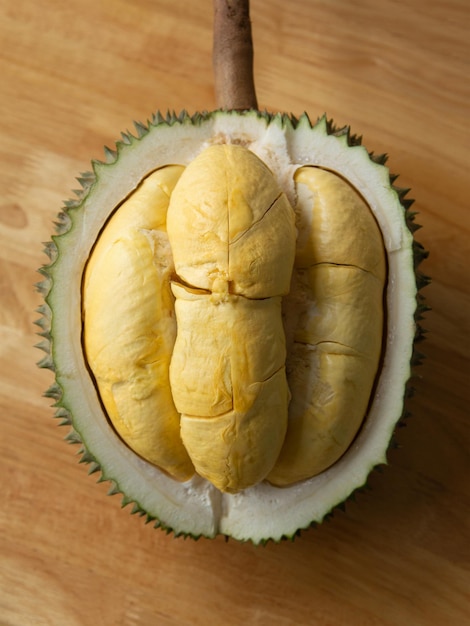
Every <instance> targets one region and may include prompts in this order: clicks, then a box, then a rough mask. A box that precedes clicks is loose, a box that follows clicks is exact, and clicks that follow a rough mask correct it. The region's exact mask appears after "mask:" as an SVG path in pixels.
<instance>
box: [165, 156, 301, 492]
mask: <svg viewBox="0 0 470 626" xmlns="http://www.w3.org/2000/svg"><path fill="white" fill-rule="evenodd" d="M167 226H168V234H169V239H170V243H171V248H172V251H173V256H174V260H175V269H176V273H177V276H178V278H179V279H180V280H181V281H183V282H182V283H181V284H178V283H176V284H175V285H174V287H173V293H174V294H175V296H176V305H175V312H176V318H177V327H178V333H177V339H176V343H175V347H174V351H173V358H172V361H171V366H170V382H171V388H172V393H173V398H174V400H175V404H176V407H177V409H178V410H179V411H180V412H181V414H182V417H181V434H182V439H183V443H184V444H185V446H186V448H187V450H188V451H189V453H190V456H191V459H192V460H193V462H194V464H195V468H196V470H197V472H198V473H199V474H200V475H201V476H203V477H205V478H207V479H208V480H209V481H210V482H212V483H213V484H214V485H215V486H216V487H217V488H219V489H220V490H222V491H228V492H236V491H239V490H242V489H246V488H247V487H249V486H252V485H254V484H256V483H258V482H260V481H261V480H263V479H264V478H265V476H266V474H267V473H268V472H269V470H270V469H271V468H272V466H273V465H274V462H275V460H276V458H277V456H278V454H279V451H280V448H281V445H282V442H283V440H284V436H285V432H286V426H287V408H288V402H289V397H290V394H289V390H288V387H287V381H286V375H285V356H286V347H285V334H284V328H283V324H282V318H281V296H282V295H284V294H285V293H287V292H288V290H289V284H290V277H291V272H292V266H293V261H294V254H295V237H296V232H295V216H294V211H293V209H292V208H291V206H290V204H289V202H288V201H287V199H286V197H285V195H284V194H283V193H282V191H281V189H280V188H279V186H278V185H277V183H276V181H275V179H274V177H273V175H272V173H271V172H270V171H269V170H268V168H267V167H266V166H265V165H264V164H263V163H262V162H261V161H260V159H259V158H258V157H256V156H255V155H254V154H253V153H252V152H250V151H248V150H247V149H246V148H243V147H241V146H237V145H216V146H212V147H210V148H208V149H206V150H205V151H204V152H202V153H201V155H200V156H199V157H198V158H196V159H195V160H194V161H193V162H192V163H191V164H190V165H189V166H188V167H187V169H186V170H185V172H184V174H183V175H182V177H181V179H180V181H179V183H178V185H177V187H176V189H175V191H174V193H173V195H172V199H171V202H170V207H169V210H168V222H167ZM187 283H190V284H191V288H189V289H188V288H187ZM195 290H198V291H197V292H195Z"/></svg>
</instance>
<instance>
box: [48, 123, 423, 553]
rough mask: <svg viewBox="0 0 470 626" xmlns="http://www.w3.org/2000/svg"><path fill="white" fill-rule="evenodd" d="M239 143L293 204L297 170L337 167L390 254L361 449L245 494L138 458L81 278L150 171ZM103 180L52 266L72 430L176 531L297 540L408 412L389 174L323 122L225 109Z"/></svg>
mask: <svg viewBox="0 0 470 626" xmlns="http://www.w3.org/2000/svg"><path fill="white" fill-rule="evenodd" d="M224 141H229V142H230V141H232V142H240V143H243V144H244V145H246V146H247V147H248V148H250V149H251V150H252V151H253V152H255V153H256V154H257V155H258V156H259V157H260V158H261V159H262V160H263V161H264V162H265V163H266V164H267V165H268V167H269V168H270V169H271V170H272V171H273V173H274V174H275V176H276V177H277V179H278V181H279V184H280V185H281V187H282V188H283V189H284V190H285V192H286V194H287V195H288V197H289V199H290V200H291V201H292V200H293V199H294V198H293V195H294V185H293V173H294V172H295V170H296V169H297V168H298V167H301V166H304V165H308V164H310V165H319V166H321V167H323V168H326V169H331V170H332V171H335V172H337V173H338V174H340V175H341V176H343V177H344V178H346V179H347V180H348V181H350V183H351V184H352V185H353V186H354V187H355V188H356V189H357V190H358V191H359V192H360V193H361V194H362V195H363V197H364V199H365V200H366V202H367V203H368V205H369V206H370V208H371V210H372V211H373V213H374V215H375V217H376V219H377V222H378V224H379V226H380V229H381V231H382V233H383V236H384V242H385V247H386V250H387V259H388V268H389V277H390V280H389V284H388V286H387V337H386V345H385V353H384V361H383V366H382V369H381V376H380V380H379V382H378V385H377V388H376V391H375V395H374V397H373V399H372V404H371V408H370V411H369V414H368V416H367V419H366V420H365V423H364V425H363V427H362V429H361V431H360V433H359V435H358V437H357V438H356V439H355V441H354V443H353V445H352V446H351V447H350V448H349V449H348V451H347V452H346V453H345V454H344V455H343V456H342V458H341V459H340V460H339V461H337V462H336V463H335V464H334V465H333V466H332V467H330V468H329V469H328V470H326V471H324V472H322V473H321V474H320V475H318V476H316V477H314V478H311V479H309V480H306V481H303V482H301V483H298V484H295V485H293V486H291V487H284V488H277V487H272V486H270V485H269V484H265V483H262V484H259V485H257V486H255V487H252V488H249V489H246V490H245V491H243V492H241V493H239V494H234V495H232V494H222V493H220V492H219V491H218V490H216V489H215V488H214V487H213V486H212V485H210V484H209V483H208V482H207V481H204V480H202V479H201V478H199V477H195V478H193V479H192V480H191V481H188V482H186V483H177V482H176V481H174V480H172V479H171V478H169V477H168V476H166V475H165V474H164V473H163V472H161V471H159V470H158V469H156V468H155V467H153V466H152V465H151V464H149V463H147V462H145V461H143V460H142V459H140V458H139V457H138V456H137V455H136V454H134V453H133V452H132V451H131V450H130V449H129V448H128V447H127V446H126V445H125V444H124V443H123V442H122V441H121V439H119V437H118V436H117V435H116V434H115V432H114V430H113V429H112V427H111V426H110V425H109V423H108V421H107V419H106V418H105V416H104V414H103V412H102V409H101V405H100V402H99V398H98V395H97V392H96V389H95V387H94V384H93V381H92V379H91V377H90V375H89V372H88V369H87V366H86V363H85V361H84V356H83V349H82V337H81V327H82V321H81V284H80V281H78V280H70V277H73V276H82V274H83V271H84V267H85V264H86V261H87V259H88V257H89V255H90V252H91V247H92V245H93V242H94V241H95V240H96V239H97V237H98V235H99V232H100V230H101V229H102V227H103V225H104V223H105V222H106V220H107V218H108V217H109V215H110V213H111V212H112V211H113V210H114V209H115V207H116V206H117V205H118V204H119V203H120V202H121V201H122V199H123V198H125V197H126V196H128V195H129V194H130V193H131V192H132V191H133V190H134V189H135V188H136V187H137V185H138V184H139V182H140V181H141V180H142V178H144V177H145V176H146V175H147V174H149V173H150V172H151V171H153V170H154V169H157V168H158V167H162V166H164V165H169V164H175V163H177V164H181V165H187V164H188V163H189V162H190V161H191V160H193V159H194V158H195V156H196V155H197V154H198V153H199V152H200V151H201V150H203V149H204V148H205V147H207V146H208V145H209V144H211V143H217V142H224ZM96 174H97V177H98V181H99V183H98V184H96V185H95V186H94V187H93V188H92V189H91V191H90V192H89V194H88V196H87V198H86V200H85V201H84V203H83V205H82V207H80V208H79V209H78V210H73V209H72V210H70V212H69V215H70V217H71V218H72V222H73V224H72V228H71V229H70V231H69V232H67V233H66V234H65V235H61V236H58V237H55V238H54V239H55V242H56V244H57V247H58V249H59V255H58V258H57V261H56V262H55V263H54V265H53V266H52V267H51V270H50V273H51V276H52V281H53V287H52V290H51V293H50V294H49V296H48V302H49V303H50V306H51V308H52V309H53V311H55V312H58V313H60V314H57V315H54V316H53V319H52V329H51V331H52V336H53V357H54V362H55V366H56V372H57V376H56V378H57V382H58V383H59V385H60V386H61V387H62V389H63V392H64V395H63V403H64V405H65V406H66V407H69V408H70V409H71V410H72V411H73V418H74V428H75V429H76V430H77V432H78V433H79V434H80V435H81V437H82V439H83V441H84V442H86V446H87V448H88V450H89V451H90V452H91V454H93V455H94V456H95V457H96V458H97V460H98V461H99V463H100V465H101V468H102V472H103V475H104V477H105V478H108V479H113V480H114V481H116V483H117V484H118V485H119V488H120V489H121V490H122V492H123V493H125V494H126V496H127V498H128V499H132V500H134V501H136V502H137V503H138V504H139V505H140V506H141V507H142V508H143V509H145V511H147V512H148V514H149V515H152V516H155V517H157V518H158V519H159V520H160V521H161V523H162V525H164V526H167V527H169V528H172V529H173V530H174V532H175V533H177V534H178V533H189V534H191V535H194V536H198V535H204V536H208V537H212V536H214V535H216V534H217V533H223V534H226V535H230V536H232V537H234V538H236V539H240V540H251V541H253V542H254V543H259V542H261V541H263V540H266V539H274V540H278V539H280V538H281V537H282V536H289V535H292V534H294V533H295V532H296V530H298V529H299V528H303V527H307V526H308V525H309V524H310V523H312V522H315V521H316V522H320V521H321V520H322V519H323V518H324V516H325V515H326V514H327V513H328V512H329V511H330V510H331V509H333V508H334V507H335V506H336V505H337V504H338V503H340V502H342V501H343V500H345V499H346V498H347V497H348V496H349V495H350V494H351V492H352V491H354V490H355V489H356V488H358V487H360V486H362V485H363V484H364V483H365V481H366V478H367V475H368V474H369V472H370V470H371V469H372V467H374V466H375V465H378V464H381V463H385V462H386V450H387V448H388V444H389V441H390V437H391V435H392V432H393V430H394V427H395V425H396V422H397V421H398V419H399V418H400V416H401V413H402V405H403V392H404V388H405V384H406V382H407V380H408V378H409V376H410V359H411V354H412V346H413V339H414V334H415V322H414V312H415V308H416V285H415V278H414V269H413V256H412V245H411V243H412V235H411V234H410V232H409V230H408V228H407V226H406V223H405V216H404V211H403V208H402V206H401V204H400V202H399V199H398V196H397V193H396V192H395V191H394V190H393V189H392V188H391V186H390V181H389V173H388V169H387V168H386V167H384V166H382V165H377V164H375V163H374V162H372V161H371V160H370V158H369V156H368V153H367V151H366V149H365V148H364V147H361V146H358V147H348V146H347V145H346V139H345V138H342V137H336V136H333V135H328V133H327V129H326V122H325V120H323V121H321V122H320V123H318V124H317V125H316V126H315V127H314V128H313V129H312V128H310V125H309V122H308V120H307V119H306V118H302V119H301V121H300V123H299V125H298V126H297V128H296V129H295V130H294V129H293V127H292V126H291V125H290V123H289V122H288V121H285V120H283V119H281V117H276V118H274V120H273V121H272V122H271V123H269V124H268V123H267V122H266V120H265V119H264V118H262V117H259V116H258V115H257V114H256V113H249V114H245V115H237V114H231V113H224V112H218V113H215V114H213V115H212V116H211V117H210V118H209V119H207V120H206V121H203V122H201V123H200V124H199V125H192V124H191V122H190V121H189V120H188V121H186V122H183V123H182V124H178V123H176V124H175V125H172V126H171V127H170V126H166V125H160V126H157V127H153V128H152V129H151V130H150V132H149V133H148V134H147V135H145V136H144V137H143V138H142V139H140V140H138V141H137V140H136V141H134V142H133V143H132V145H131V146H129V147H126V148H123V149H122V150H121V152H120V154H119V158H118V161H117V163H115V164H113V165H111V166H108V165H104V164H99V165H97V166H96Z"/></svg>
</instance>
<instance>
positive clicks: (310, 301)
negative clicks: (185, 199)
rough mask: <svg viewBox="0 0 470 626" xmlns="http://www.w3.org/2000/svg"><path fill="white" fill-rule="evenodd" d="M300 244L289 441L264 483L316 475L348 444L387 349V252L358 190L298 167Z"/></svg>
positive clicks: (291, 301) (289, 308) (289, 315)
mask: <svg viewBox="0 0 470 626" xmlns="http://www.w3.org/2000/svg"><path fill="white" fill-rule="evenodd" d="M295 180H296V183H297V190H298V203H297V213H298V216H299V240H298V244H297V255H296V260H295V270H294V280H293V284H292V290H291V294H290V295H289V296H288V297H287V298H286V299H285V310H286V319H287V324H288V325H290V326H291V329H290V331H289V332H288V334H289V336H290V340H291V341H290V345H289V354H288V360H287V370H288V381H289V386H290V390H291V393H292V401H291V404H290V406H289V425H288V430H287V437H286V441H285V443H284V446H283V448H282V450H281V454H280V457H279V459H278V460H277V462H276V465H275V467H274V469H273V471H272V472H271V473H270V474H269V475H268V480H269V482H271V483H272V484H275V485H289V484H291V483H293V482H296V481H299V480H305V479H307V478H311V477H312V476H315V475H317V474H319V473H320V472H322V471H324V470H325V469H326V468H328V467H329V466H330V465H332V464H333V463H334V462H335V461H337V460H338V459H339V458H340V457H341V456H342V455H343V454H344V452H345V451H346V450H347V448H348V447H349V446H350V445H351V442H352V441H353V439H354V437H355V436H356V434H357V432H358V430H359V428H360V426H361V423H362V421H363V419H364V417H365V415H366V412H367V406H368V404H369V399H370V396H371V392H372V388H373V384H374V381H375V378H376V375H377V371H378V367H379V360H380V355H381V350H382V333H383V327H384V312H383V306H384V300H383V294H384V287H385V278H386V262H385V252H384V248H383V240H382V236H381V234H380V230H379V228H378V226H377V223H376V221H375V219H374V217H373V215H372V213H371V212H370V209H369V207H368V206H367V204H366V203H365V201H364V200H363V199H362V198H361V197H360V196H359V194H358V193H357V192H356V191H355V190H354V189H353V188H352V187H351V186H350V185H349V184H348V183H347V182H345V181H344V180H343V179H342V178H340V177H339V176H337V175H336V174H334V173H332V172H329V171H326V170H323V169H320V168H317V167H302V168H300V169H298V170H297V172H296V176H295Z"/></svg>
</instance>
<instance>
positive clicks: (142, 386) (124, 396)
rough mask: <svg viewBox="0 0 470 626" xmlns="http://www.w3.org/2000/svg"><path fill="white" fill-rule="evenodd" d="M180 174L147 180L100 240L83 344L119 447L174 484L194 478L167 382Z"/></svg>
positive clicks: (87, 281) (87, 293)
mask: <svg viewBox="0 0 470 626" xmlns="http://www.w3.org/2000/svg"><path fill="white" fill-rule="evenodd" d="M183 169H184V168H183V167H180V166H168V167H164V168H161V169H158V170H157V171H156V172H154V173H153V174H151V175H150V176H148V177H147V178H146V179H145V180H144V181H143V182H142V184H141V185H140V186H139V188H138V189H137V190H136V191H135V192H134V193H133V194H132V195H131V196H130V197H129V198H128V199H127V200H126V201H125V202H124V203H123V204H122V205H121V206H120V207H119V209H118V210H117V211H116V213H115V214H114V215H113V217H112V218H111V220H110V221H109V223H108V224H106V227H105V229H104V231H103V233H102V234H101V236H100V237H99V239H98V242H97V244H96V246H95V248H94V249H93V252H92V254H91V256H90V260H89V262H88V264H87V266H86V271H85V277H84V281H83V329H84V331H83V341H84V347H85V353H86V358H87V361H88V364H89V366H90V369H91V371H92V372H93V375H94V378H95V380H96V383H97V386H98V389H99V393H100V397H101V401H102V402H103V405H104V407H105V409H106V412H107V415H108V417H109V419H110V420H111V422H112V424H113V426H114V428H115V429H116V431H117V432H118V433H119V435H120V436H121V437H122V439H123V440H124V441H125V442H126V443H127V444H128V445H129V446H130V447H131V448H132V450H134V451H135V452H136V453H137V454H139V455H140V456H142V457H143V458H144V459H146V460H147V461H149V462H150V463H153V464H155V465H157V466H158V467H160V468H161V469H163V470H165V471H166V472H168V473H169V474H170V475H171V476H173V477H174V478H176V479H178V480H187V479H189V478H191V476H192V475H193V474H194V468H193V465H192V463H191V460H190V458H189V456H188V453H187V452H186V449H185V447H184V446H183V444H182V441H181V437H180V417H179V414H178V412H177V411H176V409H175V405H174V403H173V398H172V395H171V390H170V384H169V379H168V368H169V364H170V359H171V355H172V352H173V346H174V343H175V337H176V321H175V317H174V313H173V309H174V306H173V298H172V295H171V290H170V277H171V273H172V272H173V270H174V267H173V264H172V257H171V252H170V249H169V243H168V237H167V234H166V214H167V209H168V203H169V200H170V196H171V192H172V191H173V189H174V187H175V185H176V183H177V181H178V179H179V177H180V176H181V173H182V171H183Z"/></svg>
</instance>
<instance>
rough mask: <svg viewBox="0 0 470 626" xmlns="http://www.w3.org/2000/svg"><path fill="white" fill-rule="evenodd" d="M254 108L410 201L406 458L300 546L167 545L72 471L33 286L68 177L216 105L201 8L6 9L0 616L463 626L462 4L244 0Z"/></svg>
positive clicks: (73, 624) (469, 10)
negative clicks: (420, 357) (374, 167)
mask: <svg viewBox="0 0 470 626" xmlns="http://www.w3.org/2000/svg"><path fill="white" fill-rule="evenodd" d="M251 13H252V20H253V31H254V38H255V49H256V53H255V54H256V57H255V76H256V84H257V92H258V98H259V104H260V107H261V108H267V109H268V110H273V111H274V110H285V111H288V112H293V113H295V114H300V113H301V112H302V111H303V110H307V111H308V112H309V113H310V115H311V117H312V118H313V119H315V118H316V117H317V116H318V115H320V114H322V113H323V112H324V111H326V112H327V113H328V115H329V116H332V117H334V118H335V119H336V120H337V122H338V123H341V124H343V123H349V124H351V126H352V130H353V131H354V132H356V133H359V134H362V135H363V138H364V144H365V145H366V146H367V147H368V148H369V149H370V150H374V151H375V152H387V153H388V154H389V155H390V159H389V166H390V169H391V170H392V171H393V172H399V173H400V174H401V176H400V178H399V181H398V182H399V183H400V184H401V185H402V186H405V187H411V188H412V193H411V194H410V195H411V196H412V197H414V198H416V200H417V202H416V204H415V206H416V208H417V210H419V212H420V217H419V222H420V223H421V224H422V225H423V229H422V230H421V231H420V240H421V242H422V243H423V244H424V245H425V246H426V247H427V248H428V249H430V250H431V255H430V257H429V260H428V261H427V262H426V263H425V264H424V265H423V270H424V271H425V272H426V273H428V274H431V275H432V277H433V283H432V285H431V286H429V287H427V289H426V296H427V299H428V303H429V304H430V306H431V307H432V309H433V311H432V313H430V314H429V315H428V316H427V320H426V323H425V326H426V328H427V329H428V331H429V333H428V340H427V341H426V343H425V345H424V350H425V352H426V354H427V360H426V361H425V364H424V365H423V366H422V367H421V368H420V370H419V374H420V379H418V380H417V383H416V386H417V395H416V397H415V399H414V400H413V402H412V405H411V408H412V411H413V414H414V417H413V418H412V419H411V420H409V424H408V427H407V428H404V429H402V430H400V433H399V442H400V444H401V445H402V447H401V449H398V450H394V451H393V452H391V453H390V457H389V460H390V466H389V467H387V468H386V469H385V471H384V472H383V473H381V474H379V473H376V474H374V475H373V476H372V478H371V487H372V490H370V491H368V492H366V493H365V494H363V495H360V496H358V498H357V500H356V502H354V503H351V504H350V505H349V506H348V507H347V512H346V514H344V513H338V514H336V515H335V517H334V518H333V520H332V521H330V522H328V523H326V524H324V525H323V526H321V527H319V528H317V529H312V530H310V531H308V532H305V533H303V535H302V537H301V538H300V539H297V540H296V541H295V542H294V543H290V542H285V543H282V544H280V545H275V544H269V545H268V546H267V547H265V548H261V547H258V548H256V547H254V546H252V545H251V544H238V543H236V542H234V541H230V542H228V543H226V542H225V541H224V539H223V538H218V539H216V540H212V541H210V540H200V541H198V542H193V541H191V540H186V541H184V540H182V539H175V538H173V537H172V536H167V535H166V534H164V533H163V532H161V531H156V530H153V529H152V527H151V526H145V525H144V524H143V522H142V520H141V519H138V518H136V517H132V516H131V515H129V513H128V511H127V510H126V509H125V510H124V511H121V510H120V503H119V501H118V499H117V498H109V497H106V495H105V494H106V491H107V486H106V485H104V484H100V485H96V484H95V478H94V477H93V476H91V477H89V476H88V475H87V471H86V468H85V467H84V466H83V465H78V463H77V457H76V455H75V452H76V450H75V449H74V448H73V447H71V446H68V445H66V444H65V443H64V442H63V436H64V434H65V432H64V431H63V430H60V429H59V428H58V427H57V425H56V422H55V421H54V420H53V419H52V414H53V411H52V409H51V408H50V406H49V405H50V402H49V401H48V400H47V399H45V398H43V397H42V392H43V391H44V390H45V389H46V388H47V387H48V386H49V384H50V383H51V382H52V379H51V376H50V375H49V373H47V372H45V371H42V370H39V369H37V368H36V366H35V362H36V361H37V360H38V359H39V358H40V356H41V354H40V353H39V351H37V350H36V349H34V348H33V345H34V344H35V343H36V341H37V339H36V337H35V335H34V333H35V327H33V325H32V321H33V320H34V319H35V317H36V316H35V314H34V313H33V311H34V309H35V307H37V306H38V305H39V303H40V298H39V296H38V294H36V293H35V291H34V290H33V287H32V285H33V283H34V282H36V280H39V279H40V277H39V275H38V274H36V273H35V268H37V267H38V266H39V265H41V264H42V263H43V262H45V260H46V259H45V257H44V256H43V254H42V251H41V250H42V246H41V242H42V241H47V240H48V239H49V237H50V234H51V232H52V221H53V219H54V218H55V215H56V213H57V211H58V210H59V208H60V207H61V206H62V200H64V199H67V198H68V197H70V195H71V193H70V190H71V189H72V188H74V187H76V183H75V180H74V179H75V176H77V175H78V174H79V173H80V172H82V171H86V170H87V169H89V162H90V160H91V159H92V158H101V157H102V154H103V153H102V146H103V145H104V144H107V145H113V141H114V140H116V139H117V138H119V135H120V131H121V130H125V129H126V128H131V126H132V120H133V119H136V120H145V119H146V118H147V117H148V116H149V115H150V114H151V113H152V112H153V111H155V110H157V109H161V110H162V111H166V110H167V109H174V110H176V111H179V110H181V109H182V108H187V109H188V110H189V111H191V112H194V111H196V110H200V109H206V110H207V109H211V108H214V106H215V102H214V96H213V85H212V71H211V38H212V32H211V29H212V4H211V2H210V0H198V1H197V2H188V1H187V0H81V1H80V2H79V1H78V0H68V2H63V1H62V0H43V1H41V2H38V1H37V0H1V2H0V133H1V142H0V181H1V182H0V192H1V195H0V238H1V242H0V264H1V265H0V281H1V286H0V411H1V419H0V433H1V435H0V481H1V504H0V625H1V626H46V625H47V626H92V625H93V626H94V625H95V624H100V625H101V624H102V625H104V626H115V625H116V626H118V625H119V626H136V625H143V624H145V625H146V626H149V625H150V626H153V625H158V626H186V625H191V626H193V625H207V624H208V625H212V624H214V625H216V626H217V625H219V624H220V625H238V624H254V625H259V626H264V625H265V624H273V625H282V626H287V625H296V626H298V625H305V624H313V625H319V626H337V625H338V626H342V625H346V626H378V625H380V626H382V625H384V626H392V625H393V626H395V625H399V626H402V625H403V626H417V625H419V626H421V625H422V626H447V625H449V626H460V625H463V624H469V623H470V596H469V588H470V545H469V539H470V532H469V530H470V528H469V526H470V525H469V521H470V519H469V518H470V498H469V491H470V490H469V441H470V436H469V411H468V407H469V404H470V403H469V400H470V398H469V388H470V380H469V354H470V345H469V337H470V332H469V330H470V329H469V318H470V315H469V313H470V310H469V309H470V281H469V271H468V260H469V257H470V243H469V225H470V213H469V206H468V198H469V195H470V194H469V184H468V181H469V146H470V141H469V140H470V137H469V127H470V124H469V96H470V80H469V77H470V71H469V70H470V67H469V55H470V47H469V44H468V33H469V16H470V6H469V4H468V2H467V1H466V0H429V1H428V2H425V3H423V2H422V0H406V1H405V0H374V1H372V0H357V1H356V2H350V1H346V0H323V1H321V0H303V1H300V0H289V2H286V1H285V0H270V1H268V0H253V1H252V7H251Z"/></svg>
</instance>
